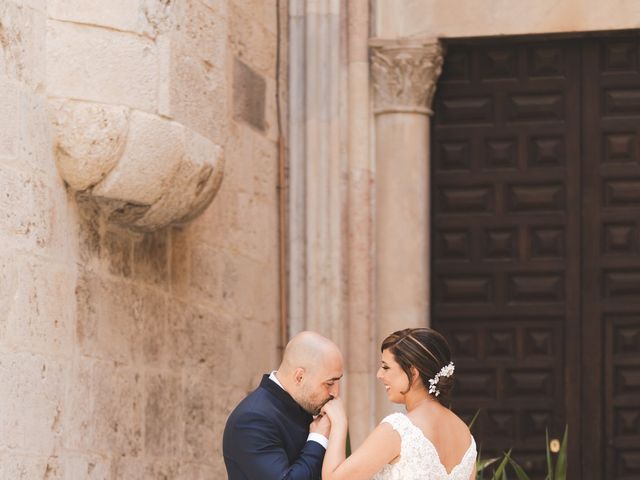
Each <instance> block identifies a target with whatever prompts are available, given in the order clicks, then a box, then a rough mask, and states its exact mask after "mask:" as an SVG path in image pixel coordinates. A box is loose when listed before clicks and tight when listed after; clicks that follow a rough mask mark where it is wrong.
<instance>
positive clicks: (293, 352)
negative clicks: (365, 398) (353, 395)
mask: <svg viewBox="0 0 640 480" xmlns="http://www.w3.org/2000/svg"><path fill="white" fill-rule="evenodd" d="M342 368H343V367H342V354H341V353H340V350H338V347H337V346H336V345H335V344H334V343H333V342H332V341H331V340H329V339H328V338H325V337H323V336H322V335H319V334H317V333H313V332H302V333H299V334H298V335H296V336H295V337H293V338H292V339H291V341H290V342H289V343H288V344H287V347H286V348H285V351H284V356H283V358H282V363H281V364H280V367H279V368H278V370H277V371H274V372H271V374H270V375H264V376H263V377H262V381H261V382H260V386H259V387H258V388H257V389H256V390H254V391H253V392H252V393H250V394H249V395H248V396H247V397H246V398H245V399H244V400H242V401H241V402H240V404H238V406H237V407H236V408H235V410H234V411H233V412H231V415H230V416H229V419H228V420H227V425H226V427H225V429H224V438H223V446H222V450H223V454H224V462H225V465H226V467H227V474H228V476H229V480H320V475H321V471H322V460H323V458H324V453H325V450H326V448H327V443H328V441H327V437H328V436H329V430H330V422H329V419H328V418H325V417H322V416H317V417H315V419H314V416H316V415H318V414H319V413H320V409H321V408H322V406H323V405H324V404H325V403H326V402H328V401H329V400H331V399H332V398H334V397H336V396H337V395H338V393H339V391H340V379H341V378H342Z"/></svg>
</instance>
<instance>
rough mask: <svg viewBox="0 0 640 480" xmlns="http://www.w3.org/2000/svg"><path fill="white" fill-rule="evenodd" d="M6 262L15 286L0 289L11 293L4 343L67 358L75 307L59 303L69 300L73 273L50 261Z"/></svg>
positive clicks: (72, 287) (71, 292) (3, 286)
mask: <svg viewBox="0 0 640 480" xmlns="http://www.w3.org/2000/svg"><path fill="white" fill-rule="evenodd" d="M10 261H11V262H12V263H13V268H12V269H11V270H13V273H14V274H15V277H14V281H15V284H14V285H13V286H12V285H2V287H1V288H3V289H4V288H8V290H9V291H13V294H12V297H11V298H10V301H9V302H7V303H8V305H7V306H8V309H7V310H6V312H8V322H7V331H6V335H7V337H6V340H7V343H8V344H9V345H13V346H15V347H18V348H21V349H24V348H31V350H32V351H37V352H41V353H48V354H56V353H57V354H58V356H60V357H62V356H64V357H68V356H69V354H70V352H71V349H72V345H73V330H74V329H73V320H74V314H75V308H74V305H73V304H72V303H69V302H63V301H61V300H62V299H68V298H73V295H74V288H75V271H73V270H71V269H68V267H63V266H60V265H56V264H54V263H51V262H46V261H42V260H40V261H37V260H36V261H28V260H27V259H25V258H23V257H17V256H14V257H13V258H12V259H11V260H10ZM3 265H5V266H6V265H7V263H6V262H2V261H0V269H1V268H2V266H3ZM11 270H10V272H9V273H10V274H11ZM0 275H1V274H0ZM0 318H1V317H0ZM1 323H2V322H1V321H0V325H1ZM0 329H1V327H0Z"/></svg>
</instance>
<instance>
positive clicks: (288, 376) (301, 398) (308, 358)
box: [277, 332, 343, 414]
mask: <svg viewBox="0 0 640 480" xmlns="http://www.w3.org/2000/svg"><path fill="white" fill-rule="evenodd" d="M342 370H343V365H342V354H341V353H340V350H339V349H338V347H337V345H336V344H335V343H333V342H332V341H331V340H329V339H328V338H326V337H323V336H322V335H320V334H318V333H315V332H301V333H299V334H297V335H296V336H294V337H293V338H292V339H291V340H290V341H289V343H288V344H287V347H286V348H285V350H284V355H283V357H282V363H281V364H280V367H279V368H278V374H277V376H278V379H279V380H280V382H281V383H282V384H283V386H284V387H285V389H286V390H287V391H288V392H289V393H290V394H291V396H292V397H293V398H294V400H296V402H298V403H299V404H300V405H301V406H302V407H303V408H304V409H305V410H307V411H308V412H309V413H313V414H316V413H318V412H319V410H320V408H321V407H322V405H324V404H325V403H326V402H327V401H328V400H330V399H331V398H333V397H336V396H337V395H338V393H339V392H340V387H339V381H340V379H341V378H342Z"/></svg>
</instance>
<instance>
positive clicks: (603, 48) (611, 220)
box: [582, 34, 640, 480]
mask: <svg viewBox="0 0 640 480" xmlns="http://www.w3.org/2000/svg"><path fill="white" fill-rule="evenodd" d="M584 52H585V53H584V57H583V65H584V67H583V78H584V81H583V85H584V86H583V92H584V93H583V105H584V108H583V112H584V113H583V126H584V148H583V152H584V153H583V159H584V169H583V178H584V184H583V192H584V194H583V212H584V213H583V218H584V228H583V232H584V233H583V234H584V238H583V245H584V257H583V262H582V264H583V265H582V270H583V284H584V287H583V291H584V298H583V308H582V325H583V327H582V331H583V333H582V335H583V339H584V340H583V354H582V356H583V368H584V375H583V378H584V389H583V391H584V395H583V414H584V416H585V418H588V419H590V421H588V422H585V423H584V440H585V442H584V444H583V446H584V447H583V448H584V450H583V465H584V467H585V477H584V478H594V479H595V478H606V479H612V480H631V479H634V480H637V479H640V64H639V57H640V37H638V35H637V34H636V35H625V36H618V37H613V38H607V39H593V40H589V41H585V47H584ZM589 472H600V473H601V474H600V475H593V476H591V477H589V476H588V475H589Z"/></svg>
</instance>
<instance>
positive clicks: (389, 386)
mask: <svg viewBox="0 0 640 480" xmlns="http://www.w3.org/2000/svg"><path fill="white" fill-rule="evenodd" d="M376 377H378V379H379V380H381V381H382V384H383V385H384V388H385V390H386V391H387V397H388V398H389V400H391V401H392V402H393V403H404V398H405V393H407V390H409V378H408V377H407V374H406V373H404V370H402V367H401V366H400V365H399V364H398V362H396V360H395V358H394V357H393V353H391V352H390V351H389V349H387V350H384V351H383V352H382V360H381V361H380V368H379V369H378V373H377V375H376Z"/></svg>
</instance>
